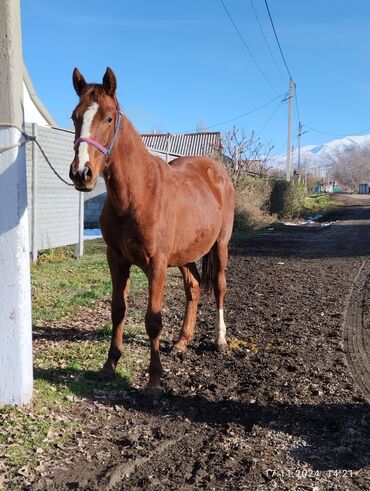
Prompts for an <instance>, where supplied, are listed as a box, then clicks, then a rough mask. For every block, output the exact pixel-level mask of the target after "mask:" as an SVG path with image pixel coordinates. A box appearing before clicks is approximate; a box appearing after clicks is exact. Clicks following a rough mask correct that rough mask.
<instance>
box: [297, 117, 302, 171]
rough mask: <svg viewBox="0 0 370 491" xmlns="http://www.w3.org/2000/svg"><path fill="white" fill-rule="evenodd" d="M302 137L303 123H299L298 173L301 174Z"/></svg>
mask: <svg viewBox="0 0 370 491" xmlns="http://www.w3.org/2000/svg"><path fill="white" fill-rule="evenodd" d="M301 136H302V123H301V122H299V125H298V135H297V139H298V172H299V174H301Z"/></svg>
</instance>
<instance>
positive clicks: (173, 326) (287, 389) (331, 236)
mask: <svg viewBox="0 0 370 491" xmlns="http://www.w3.org/2000/svg"><path fill="white" fill-rule="evenodd" d="M346 200H347V201H346V203H342V204H345V205H346V206H345V207H343V208H342V209H341V210H340V211H337V212H335V213H334V212H333V213H332V214H331V216H329V217H328V216H327V217H325V221H328V220H331V221H333V223H332V224H331V225H330V226H327V227H323V226H321V224H320V223H317V224H313V225H306V226H286V227H281V226H279V227H276V229H273V230H265V231H263V232H260V233H257V234H256V235H254V236H251V237H249V238H248V239H243V240H242V239H240V240H238V241H234V243H233V245H232V247H231V250H230V253H231V254H230V263H229V269H228V274H227V278H228V286H229V290H228V296H227V305H226V321H227V326H228V339H229V349H228V351H227V352H226V353H224V354H220V353H218V352H216V351H214V349H213V345H212V342H211V341H212V336H213V330H214V324H215V310H214V306H213V302H212V301H210V300H208V299H206V298H203V299H202V301H201V305H200V310H199V316H198V324H197V332H196V336H195V339H194V342H193V343H192V345H191V346H190V348H189V350H188V352H187V353H185V354H174V353H173V352H172V351H171V345H172V341H173V340H174V339H175V337H176V334H177V332H178V330H179V327H180V322H181V319H182V316H183V310H184V300H183V298H184V297H183V291H182V286H181V282H180V278H178V277H177V276H175V275H170V276H169V279H168V285H167V295H166V302H165V319H164V323H165V329H164V333H163V342H162V363H163V367H164V370H165V376H164V379H163V386H164V392H163V394H162V396H161V397H159V398H157V399H152V398H149V397H148V396H147V395H146V394H145V393H144V392H143V391H142V387H143V386H144V385H145V380H146V377H147V375H146V372H145V367H144V366H143V365H139V366H138V368H137V371H136V379H135V383H134V384H133V385H130V386H123V387H122V391H121V392H119V394H118V395H117V394H115V395H114V396H113V395H112V396H110V395H109V394H103V395H101V394H100V395H99V394H97V395H96V398H92V399H88V400H82V401H81V404H80V405H79V406H78V408H76V410H75V414H74V417H75V418H76V419H81V420H83V421H84V425H85V429H84V431H83V432H81V434H79V435H78V437H76V438H74V439H73V441H72V442H70V443H69V445H68V446H66V447H64V448H63V449H62V450H60V451H59V452H57V453H56V455H55V458H54V460H52V461H50V462H49V464H48V466H47V468H46V469H44V470H43V472H42V475H41V477H40V478H39V479H38V480H37V481H36V482H34V483H33V484H32V485H31V486H29V488H28V489H32V490H33V491H40V490H52V489H55V490H65V489H83V490H128V489H130V490H131V489H156V490H170V489H171V490H172V489H181V490H191V489H214V490H236V489H246V490H251V491H252V490H253V491H255V490H273V489H277V490H337V489H338V490H368V489H370V473H369V469H370V412H369V404H368V401H369V400H370V380H369V378H370V376H369V373H370V371H369V366H368V360H369V356H368V355H369V325H370V322H369V321H370V319H369V321H368V317H369V305H370V298H369V294H368V283H369V278H370V263H369V261H368V254H369V251H370V202H369V201H368V200H367V202H366V201H365V202H364V201H363V199H362V198H361V200H360V199H357V201H356V203H355V205H356V206H352V205H353V204H354V201H353V200H350V199H348V198H346ZM364 205H367V206H364ZM131 304H132V305H134V306H136V307H140V306H142V305H144V304H145V299H144V298H142V299H141V298H132V299H131ZM104 309H105V310H104ZM108 309H109V306H108V305H106V306H103V309H102V310H103V311H104V312H100V311H98V314H97V316H99V315H101V316H102V317H104V318H105V317H106V311H107V310H108ZM94 322H95V324H98V322H97V318H95V321H94ZM143 340H144V338H140V337H138V338H136V339H134V340H131V341H130V342H129V343H128V344H127V347H126V349H127V350H131V349H135V348H137V346H138V345H140V343H141V345H142V343H143ZM44 342H45V340H44ZM50 342H54V343H55V342H59V341H58V339H57V340H54V341H52V340H50ZM60 342H61V341H60ZM135 343H136V346H135ZM97 414H99V415H100V416H101V415H104V424H102V423H101V417H100V419H99V420H98V419H97V417H96V415H97Z"/></svg>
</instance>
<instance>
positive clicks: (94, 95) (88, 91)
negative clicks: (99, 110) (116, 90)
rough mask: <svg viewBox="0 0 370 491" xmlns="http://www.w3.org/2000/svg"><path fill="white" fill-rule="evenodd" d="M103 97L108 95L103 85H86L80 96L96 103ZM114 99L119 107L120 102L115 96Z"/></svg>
mask: <svg viewBox="0 0 370 491" xmlns="http://www.w3.org/2000/svg"><path fill="white" fill-rule="evenodd" d="M103 95H106V93H105V89H104V86H103V85H102V84H86V85H85V87H84V88H83V90H82V92H81V94H80V97H81V98H82V97H88V98H90V99H91V100H93V101H94V102H98V100H99V98H100V97H101V96H103ZM113 99H114V101H115V103H116V106H117V107H118V100H117V97H116V96H115V95H114V96H113Z"/></svg>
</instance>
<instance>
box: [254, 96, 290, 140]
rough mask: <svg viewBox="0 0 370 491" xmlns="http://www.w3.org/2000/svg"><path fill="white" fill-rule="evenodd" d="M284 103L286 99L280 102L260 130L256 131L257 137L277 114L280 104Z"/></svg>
mask: <svg viewBox="0 0 370 491" xmlns="http://www.w3.org/2000/svg"><path fill="white" fill-rule="evenodd" d="M283 103H284V101H280V102H279V104H278V105H277V106H276V107H275V108H274V110H273V111H272V113H271V114H270V116H269V117H268V118H267V120H266V121H265V123H264V124H263V125H262V126H261V128H260V129H259V130H258V132H257V133H256V137H257V136H258V135H259V134H260V133H261V132H262V131H263V130H264V129H265V128H266V126H267V125H268V124H269V122H270V121H271V120H272V118H273V117H274V116H275V114H276V112H277V110H278V109H279V108H280V106H281V105H282V104H283Z"/></svg>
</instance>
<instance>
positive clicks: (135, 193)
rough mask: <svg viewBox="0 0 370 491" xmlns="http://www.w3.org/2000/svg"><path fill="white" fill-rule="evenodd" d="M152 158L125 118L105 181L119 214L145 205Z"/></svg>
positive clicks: (152, 170) (105, 172)
mask: <svg viewBox="0 0 370 491" xmlns="http://www.w3.org/2000/svg"><path fill="white" fill-rule="evenodd" d="M152 160H153V159H152V156H151V155H150V153H149V152H148V150H147V149H146V148H145V145H144V144H143V142H142V139H141V136H140V135H139V134H138V133H137V132H136V130H135V129H134V127H133V126H132V124H131V123H130V121H128V120H127V119H126V118H124V120H123V122H122V127H121V129H120V131H119V134H118V137H117V140H116V143H115V145H114V150H113V151H112V154H111V158H110V159H109V162H108V165H107V167H106V170H105V171H104V178H105V182H106V185H107V191H108V195H109V196H110V197H111V199H112V201H113V203H114V206H115V208H116V209H117V212H118V213H119V214H120V213H126V212H127V211H128V210H136V209H138V207H140V206H141V205H142V204H143V203H144V202H145V196H146V195H147V192H146V193H145V191H148V189H147V188H148V183H147V180H148V177H149V176H150V175H151V174H152V173H153V172H154V171H155V169H153V168H152V166H151V164H152Z"/></svg>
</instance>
